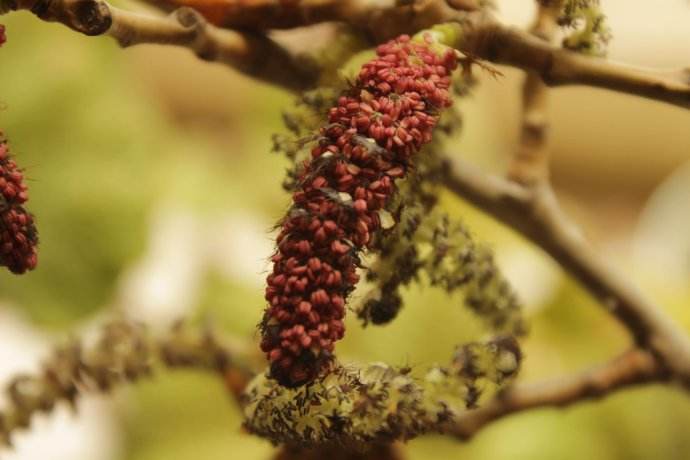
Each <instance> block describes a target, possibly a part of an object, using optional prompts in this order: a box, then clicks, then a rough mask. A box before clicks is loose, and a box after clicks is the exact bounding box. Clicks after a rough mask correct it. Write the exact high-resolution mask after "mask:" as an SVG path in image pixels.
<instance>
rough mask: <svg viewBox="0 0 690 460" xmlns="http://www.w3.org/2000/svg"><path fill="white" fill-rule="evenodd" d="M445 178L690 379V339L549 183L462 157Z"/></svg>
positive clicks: (675, 372) (640, 342) (643, 344)
mask: <svg viewBox="0 0 690 460" xmlns="http://www.w3.org/2000/svg"><path fill="white" fill-rule="evenodd" d="M444 183H445V185H446V187H447V188H448V189H449V190H450V191H452V192H454V193H456V194H457V195H459V196H460V197H462V198H464V199H466V200H468V201H469V202H470V203H472V204H474V205H475V206H477V207H478V208H479V209H481V210H483V211H485V212H487V213H488V214H490V215H492V216H493V217H495V218H496V219H498V220H499V221H501V222H503V223H505V224H507V225H508V226H510V227H512V228H514V229H515V230H517V231H519V232H520V233H522V234H523V235H524V236H526V237H527V238H528V239H530V240H531V241H532V242H534V243H535V244H537V245H538V246H540V247H541V248H542V249H544V250H545V251H546V252H547V253H548V254H549V255H551V257H553V258H554V260H556V261H557V262H558V263H559V264H560V265H561V266H563V267H564V268H565V269H566V270H567V271H569V272H570V273H571V274H572V275H573V276H574V277H575V278H576V279H578V280H579V281H580V282H581V283H582V285H583V286H584V287H585V288H587V289H588V290H589V291H590V292H591V293H592V294H593V295H594V296H595V297H596V298H597V299H599V300H600V302H601V304H602V305H603V306H604V307H605V308H606V309H607V310H608V311H610V313H611V314H612V315H614V316H615V317H616V318H617V319H618V320H619V321H620V322H621V323H622V324H623V325H624V326H625V327H627V329H628V330H629V331H630V333H631V334H632V335H633V337H634V339H635V341H636V342H637V344H638V345H640V346H641V347H643V348H647V349H649V350H650V351H652V352H653V353H655V354H656V355H657V356H658V357H659V358H660V359H661V362H662V363H663V365H665V366H667V367H668V368H669V370H670V371H671V372H672V374H673V377H674V378H676V379H678V380H680V381H683V382H684V383H688V384H690V338H688V336H687V335H686V334H685V331H683V330H682V329H681V328H680V326H678V325H677V324H676V323H675V322H674V321H673V320H672V319H671V318H670V317H669V316H668V315H667V314H666V313H665V312H664V311H663V310H662V309H661V308H660V307H658V306H657V305H655V304H654V303H653V302H652V301H650V300H649V299H648V298H647V297H646V296H645V295H643V294H642V293H641V292H639V290H638V289H637V287H636V286H635V285H633V284H631V283H630V282H628V281H627V280H626V279H624V278H623V277H621V276H620V275H618V274H617V273H615V272H614V271H613V270H612V269H611V268H609V267H608V265H607V264H606V263H605V262H604V261H603V260H601V259H600V257H599V255H598V254H597V252H596V251H595V250H594V249H593V248H592V247H590V245H589V244H588V243H587V242H586V241H585V240H584V238H583V237H582V235H581V234H580V231H579V230H578V229H577V227H576V226H575V225H574V224H573V223H572V222H571V221H570V220H569V219H568V218H567V217H566V216H565V215H564V213H563V212H562V211H561V209H560V207H559V205H558V202H557V201H556V198H555V196H554V194H553V191H552V189H551V188H550V186H549V185H548V184H542V185H540V186H537V187H533V188H526V187H523V186H521V185H519V184H517V183H515V182H510V181H507V180H504V179H501V178H499V177H493V176H487V175H485V174H483V173H481V172H479V171H478V170H477V169H476V168H474V167H472V166H471V165H467V164H460V163H459V162H458V161H457V160H454V161H453V162H449V163H448V167H447V168H446V175H445V178H444Z"/></svg>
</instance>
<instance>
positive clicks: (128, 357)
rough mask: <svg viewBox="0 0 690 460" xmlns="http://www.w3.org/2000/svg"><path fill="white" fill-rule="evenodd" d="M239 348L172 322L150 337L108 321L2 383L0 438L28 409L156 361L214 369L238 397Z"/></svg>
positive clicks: (113, 381) (132, 375) (244, 373)
mask: <svg viewBox="0 0 690 460" xmlns="http://www.w3.org/2000/svg"><path fill="white" fill-rule="evenodd" d="M242 354H243V352H242V350H241V349H240V347H238V346H235V345H230V344H228V343H225V342H223V343H221V342H220V341H219V340H218V339H217V338H216V337H215V336H214V335H213V334H212V333H211V332H210V331H192V330H189V329H187V328H185V327H182V326H181V325H180V326H177V327H176V328H174V329H173V331H172V332H171V333H170V334H168V335H166V336H165V337H162V338H160V339H152V338H151V337H149V335H148V334H147V332H146V329H145V328H144V327H143V326H140V325H135V324H130V323H127V322H113V323H110V324H108V325H107V326H105V327H104V329H103V331H102V332H101V335H100V337H99V338H98V340H97V341H96V342H95V344H92V345H89V346H82V344H80V343H78V342H72V343H70V344H68V345H67V346H63V347H60V348H58V349H57V350H56V351H55V353H54V354H53V356H52V357H51V358H50V359H49V360H48V361H47V362H46V363H45V364H44V365H43V370H42V372H41V373H40V374H38V375H21V376H17V377H15V378H14V379H13V380H12V382H11V383H10V384H9V386H8V388H7V394H8V396H9V397H8V400H9V404H8V405H7V406H6V407H5V408H4V409H3V410H2V411H0V443H2V444H9V443H10V442H11V436H12V434H13V433H14V432H15V431H17V430H18V429H22V428H27V427H29V425H30V423H31V419H32V417H33V416H34V414H36V413H39V412H51V411H52V410H53V409H54V407H55V406H56V405H57V404H58V403H59V402H61V401H64V402H67V403H69V404H70V405H72V406H74V405H75V403H76V399H77V397H78V396H79V394H80V393H84V392H96V391H98V392H108V391H110V390H111V389H113V388H114V387H115V386H118V385H121V384H127V383H133V382H136V381H137V380H139V379H141V378H142V377H146V376H149V375H150V374H151V373H152V371H153V369H154V367H155V366H156V365H162V366H165V367H168V368H170V369H175V368H194V369H199V370H204V371H210V372H212V373H217V374H218V375H219V376H221V377H222V378H224V379H225V382H226V384H227V386H228V389H229V391H230V392H231V393H232V394H233V395H234V396H235V398H237V399H238V400H239V397H240V395H241V393H242V390H243V389H244V387H245V386H246V384H247V382H248V381H249V379H250V378H251V376H252V373H251V372H250V371H249V370H247V368H245V367H243V366H242V365H240V364H239V363H238V362H237V361H236V359H237V357H238V356H240V355H242Z"/></svg>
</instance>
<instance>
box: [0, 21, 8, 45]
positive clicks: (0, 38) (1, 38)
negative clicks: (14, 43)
mask: <svg viewBox="0 0 690 460" xmlns="http://www.w3.org/2000/svg"><path fill="white" fill-rule="evenodd" d="M6 41H7V35H5V26H3V25H2V24H0V46H2V45H4V44H5V42H6Z"/></svg>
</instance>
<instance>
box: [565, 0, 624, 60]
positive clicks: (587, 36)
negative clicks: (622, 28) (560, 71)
mask: <svg viewBox="0 0 690 460" xmlns="http://www.w3.org/2000/svg"><path fill="white" fill-rule="evenodd" d="M558 23H559V24H560V25H561V26H563V27H565V28H566V29H567V30H568V35H567V36H566V37H565V38H564V39H563V47H564V48H566V49H570V50H573V51H577V52H579V53H583V54H590V55H594V56H603V55H605V54H606V45H607V44H608V42H609V40H610V39H611V31H610V30H609V28H608V26H607V25H606V16H605V15H604V13H603V12H602V11H601V6H600V5H599V0H567V1H565V3H564V5H563V9H562V11H561V15H560V16H559V18H558Z"/></svg>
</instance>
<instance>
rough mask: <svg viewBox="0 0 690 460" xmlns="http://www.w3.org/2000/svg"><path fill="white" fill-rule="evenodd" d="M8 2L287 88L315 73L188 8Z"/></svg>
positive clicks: (65, 0) (95, 1) (126, 42)
mask: <svg viewBox="0 0 690 460" xmlns="http://www.w3.org/2000/svg"><path fill="white" fill-rule="evenodd" d="M0 1H3V2H8V1H10V2H11V1H12V0H0ZM10 8H11V9H13V10H29V11H31V12H32V13H34V14H35V15H36V16H37V17H39V18H40V19H42V20H44V21H49V22H59V23H62V24H64V25H66V26H67V27H69V28H71V29H72V30H75V31H77V32H80V33H83V34H85V35H88V36H98V35H110V36H111V37H113V38H114V39H115V40H117V42H118V43H119V44H120V46H122V47H123V48H126V47H129V46H134V45H138V44H143V43H155V44H163V45H173V46H180V47H186V48H189V49H190V50H192V51H193V52H194V53H196V55H197V56H198V57H200V58H201V59H204V60H208V61H216V62H220V63H223V64H226V65H228V66H230V67H232V68H234V69H237V70H238V71H240V72H242V73H244V74H245V75H248V76H250V77H252V78H256V79H258V80H262V81H265V82H267V83H271V84H274V85H278V86H282V87H285V88H288V89H290V90H295V91H297V90H302V89H305V88H308V87H310V86H312V85H313V84H314V83H315V81H316V78H317V77H318V72H316V71H315V70H316V69H315V68H314V67H313V65H307V63H306V62H300V61H299V60H298V59H296V58H295V57H294V56H292V55H290V53H288V52H287V51H286V50H285V49H284V48H282V47H281V46H280V45H278V44H277V43H276V42H274V41H273V40H271V39H270V38H268V37H266V36H265V35H263V34H259V33H246V32H238V31H231V30H222V29H219V28H217V27H215V26H213V25H211V24H209V23H208V22H206V20H205V19H204V18H203V16H201V15H200V14H199V13H197V12H196V11H194V10H192V9H189V8H181V9H179V10H176V11H174V12H173V13H172V14H171V15H170V16H168V17H159V16H153V15H145V14H138V13H133V12H129V11H125V10H122V9H120V8H117V7H114V6H111V5H109V4H108V3H107V2H104V1H101V0H52V1H51V0H15V1H14V2H13V3H10Z"/></svg>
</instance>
